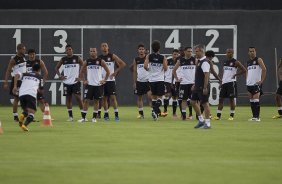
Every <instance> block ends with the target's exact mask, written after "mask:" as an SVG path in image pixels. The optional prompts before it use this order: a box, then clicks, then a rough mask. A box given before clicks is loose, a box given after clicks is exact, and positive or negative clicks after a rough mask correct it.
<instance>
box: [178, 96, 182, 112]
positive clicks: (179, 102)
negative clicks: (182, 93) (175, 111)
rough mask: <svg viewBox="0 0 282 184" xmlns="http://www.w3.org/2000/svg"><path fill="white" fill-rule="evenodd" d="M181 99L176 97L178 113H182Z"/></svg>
mask: <svg viewBox="0 0 282 184" xmlns="http://www.w3.org/2000/svg"><path fill="white" fill-rule="evenodd" d="M181 104H182V100H180V99H178V106H179V110H180V113H182V106H181Z"/></svg>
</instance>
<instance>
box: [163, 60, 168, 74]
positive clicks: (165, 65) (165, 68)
mask: <svg viewBox="0 0 282 184" xmlns="http://www.w3.org/2000/svg"><path fill="white" fill-rule="evenodd" d="M163 69H164V71H167V59H166V57H164V59H163Z"/></svg>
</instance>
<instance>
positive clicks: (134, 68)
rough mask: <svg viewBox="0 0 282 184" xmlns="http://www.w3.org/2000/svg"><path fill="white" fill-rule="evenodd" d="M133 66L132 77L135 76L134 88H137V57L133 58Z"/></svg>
mask: <svg viewBox="0 0 282 184" xmlns="http://www.w3.org/2000/svg"><path fill="white" fill-rule="evenodd" d="M132 65H133V67H132V69H133V72H132V74H133V75H132V77H133V88H134V89H135V88H136V81H137V64H136V61H135V59H134V60H133V63H132Z"/></svg>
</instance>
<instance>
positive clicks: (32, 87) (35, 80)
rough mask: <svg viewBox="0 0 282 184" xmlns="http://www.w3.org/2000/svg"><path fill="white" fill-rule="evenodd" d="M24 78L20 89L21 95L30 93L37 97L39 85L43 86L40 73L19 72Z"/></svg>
mask: <svg viewBox="0 0 282 184" xmlns="http://www.w3.org/2000/svg"><path fill="white" fill-rule="evenodd" d="M18 74H20V78H21V80H22V84H21V87H20V89H19V96H20V97H21V96H24V95H30V96H33V97H34V98H36V97H37V90H38V88H39V87H43V79H42V77H41V76H40V75H39V74H36V73H34V72H31V73H20V72H19V73H18Z"/></svg>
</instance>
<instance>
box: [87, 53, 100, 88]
mask: <svg viewBox="0 0 282 184" xmlns="http://www.w3.org/2000/svg"><path fill="white" fill-rule="evenodd" d="M85 62H86V66H87V81H88V85H91V86H101V84H100V81H101V80H102V79H103V78H102V69H103V67H102V66H101V62H102V60H101V58H96V59H91V58H90V59H87V60H86V61H85Z"/></svg>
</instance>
